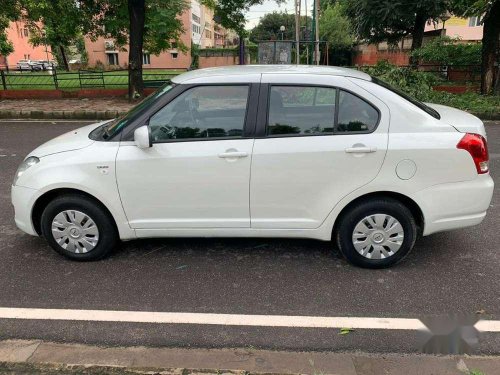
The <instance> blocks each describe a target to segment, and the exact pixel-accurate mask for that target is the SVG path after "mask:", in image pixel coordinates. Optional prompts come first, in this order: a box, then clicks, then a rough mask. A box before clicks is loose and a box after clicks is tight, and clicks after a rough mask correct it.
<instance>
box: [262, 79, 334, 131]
mask: <svg viewBox="0 0 500 375" xmlns="http://www.w3.org/2000/svg"><path fill="white" fill-rule="evenodd" d="M336 95H337V90H336V89H335V88H330V87H310V86H272V87H271V90H270V98H269V117H268V126H267V134H268V135H317V134H332V133H333V128H334V120H335V99H336Z"/></svg>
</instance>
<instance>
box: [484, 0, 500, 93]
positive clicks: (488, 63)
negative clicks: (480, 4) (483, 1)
mask: <svg viewBox="0 0 500 375" xmlns="http://www.w3.org/2000/svg"><path fill="white" fill-rule="evenodd" d="M499 19H500V1H495V2H494V3H493V6H492V7H491V9H490V11H489V12H488V14H486V16H485V17H484V21H483V22H484V28H483V41H482V42H483V47H482V52H481V57H482V58H481V94H483V95H489V94H492V93H493V86H494V76H495V62H496V60H497V52H498V38H499V36H500V22H499V21H498V20H499Z"/></svg>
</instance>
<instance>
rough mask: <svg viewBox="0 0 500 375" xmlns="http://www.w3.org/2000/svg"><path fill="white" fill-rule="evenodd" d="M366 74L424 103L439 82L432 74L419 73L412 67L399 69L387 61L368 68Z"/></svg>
mask: <svg viewBox="0 0 500 375" xmlns="http://www.w3.org/2000/svg"><path fill="white" fill-rule="evenodd" d="M365 72H366V73H368V74H370V75H372V76H375V77H377V78H380V79H381V80H382V81H384V82H387V83H388V84H390V85H392V86H395V87H397V88H399V89H400V90H402V91H404V92H406V93H407V94H409V95H411V96H413V97H415V98H417V99H419V100H422V101H426V100H428V95H429V92H430V91H432V86H434V85H436V83H437V82H438V78H437V77H436V76H435V75H434V74H432V73H425V72H419V71H417V70H415V69H413V68H411V67H399V66H396V65H392V64H390V63H389V62H387V61H386V60H385V61H379V62H378V63H377V64H376V65H375V66H373V67H368V68H366V69H365Z"/></svg>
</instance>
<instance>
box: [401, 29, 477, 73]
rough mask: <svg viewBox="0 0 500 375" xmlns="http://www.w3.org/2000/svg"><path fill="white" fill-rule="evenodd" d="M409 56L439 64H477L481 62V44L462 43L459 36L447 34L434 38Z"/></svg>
mask: <svg viewBox="0 0 500 375" xmlns="http://www.w3.org/2000/svg"><path fill="white" fill-rule="evenodd" d="M411 56H412V57H413V58H415V59H417V60H420V61H421V62H424V63H431V64H432V63H433V64H441V65H455V66H456V65H479V64H481V44H480V43H462V42H461V41H460V38H450V37H447V36H443V37H438V38H434V39H432V40H431V41H429V42H428V43H426V44H424V45H423V46H422V47H421V48H418V49H416V50H415V51H413V52H412V53H411Z"/></svg>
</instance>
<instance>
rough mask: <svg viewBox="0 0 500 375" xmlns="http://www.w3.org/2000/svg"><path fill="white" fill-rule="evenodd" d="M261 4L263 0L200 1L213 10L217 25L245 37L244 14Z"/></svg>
mask: <svg viewBox="0 0 500 375" xmlns="http://www.w3.org/2000/svg"><path fill="white" fill-rule="evenodd" d="M262 2H263V0H202V3H203V4H205V5H207V6H208V7H210V8H212V9H213V10H214V13H215V17H214V19H215V20H216V22H217V23H219V24H220V25H222V26H223V27H225V28H226V29H231V30H234V31H236V33H237V34H238V35H246V30H245V23H246V21H245V13H246V12H247V11H248V10H249V9H250V7H251V6H252V5H257V4H262ZM278 2H280V0H278Z"/></svg>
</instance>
